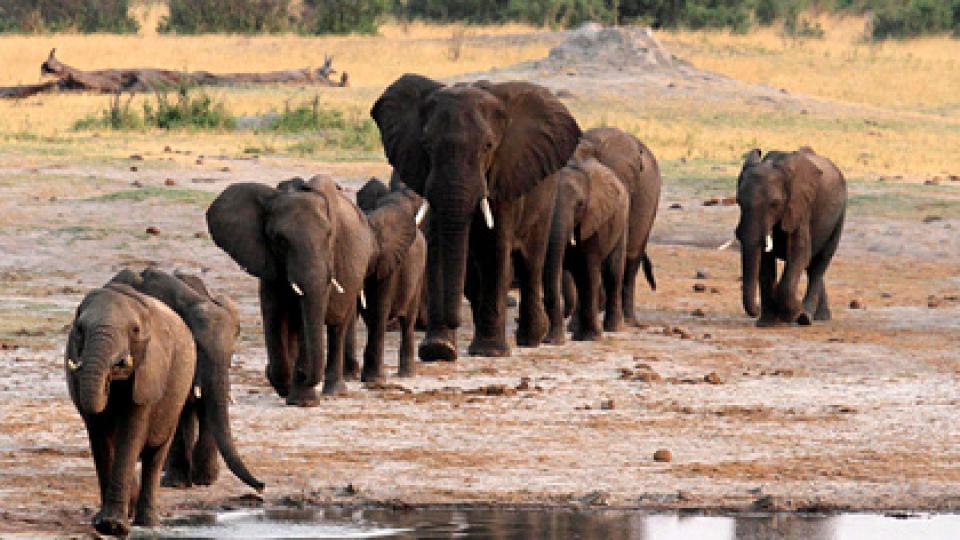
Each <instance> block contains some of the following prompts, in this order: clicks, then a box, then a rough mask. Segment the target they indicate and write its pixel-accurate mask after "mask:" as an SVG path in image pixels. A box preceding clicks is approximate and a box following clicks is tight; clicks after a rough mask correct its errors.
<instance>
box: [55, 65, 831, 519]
mask: <svg viewBox="0 0 960 540" xmlns="http://www.w3.org/2000/svg"><path fill="white" fill-rule="evenodd" d="M370 113H371V116H372V117H373V119H374V121H375V122H376V124H377V126H378V128H379V130H380V133H381V137H382V141H383V147H384V150H385V153H386V156H387V159H388V160H389V162H390V164H391V165H392V166H393V177H392V178H391V181H390V185H389V187H388V186H386V185H384V184H383V183H381V182H380V181H379V180H375V179H374V180H371V182H369V183H368V184H367V185H365V186H364V187H363V189H361V190H360V192H359V193H358V194H357V197H356V203H355V202H354V201H353V200H352V199H351V197H349V196H348V195H347V193H346V192H345V191H343V190H342V189H341V188H340V186H338V185H337V183H336V182H334V181H333V180H332V179H330V178H328V177H324V176H316V177H313V178H311V179H309V180H303V179H301V178H294V179H291V180H285V181H282V182H280V183H279V184H277V185H276V187H271V186H268V185H265V184H260V183H237V184H233V185H231V186H229V187H228V188H226V189H225V190H224V191H223V192H222V193H221V194H220V195H219V196H218V197H217V198H216V200H214V202H213V203H212V204H211V205H210V207H209V209H208V210H207V213H206V219H207V225H208V229H209V231H210V235H211V238H212V239H213V241H214V242H215V243H216V244H217V245H218V246H219V247H220V248H222V249H223V250H224V251H225V252H226V253H227V254H228V255H229V256H230V257H231V258H232V259H233V260H234V261H236V262H237V263H238V264H239V265H240V266H241V267H242V268H243V269H244V270H245V271H246V272H248V273H249V274H251V275H252V276H254V277H256V278H257V279H258V280H259V298H260V309H261V315H262V321H263V331H264V339H265V342H266V350H267V357H268V361H267V368H266V377H267V380H268V381H269V382H270V384H271V385H272V386H273V388H274V389H275V390H276V392H277V393H278V394H279V395H280V396H281V397H284V398H285V399H286V402H287V403H288V404H290V405H298V406H314V405H317V404H318V403H319V396H318V395H317V391H316V387H317V386H318V385H320V384H321V383H322V389H321V391H322V393H323V394H327V395H337V394H341V393H343V392H344V391H345V390H346V385H345V381H346V380H349V379H352V378H355V377H357V376H359V377H360V379H361V380H363V381H367V382H376V381H380V380H382V379H384V378H385V373H384V358H383V355H384V334H385V333H386V331H387V329H388V327H389V326H390V325H391V324H395V325H397V326H399V329H400V331H401V343H400V347H399V353H398V356H399V375H400V376H412V375H414V374H415V365H416V361H415V354H417V353H419V357H420V359H421V360H423V361H426V362H430V361H453V360H456V358H457V355H458V351H459V347H458V341H457V339H458V336H457V332H458V329H459V327H460V326H461V304H462V298H463V297H464V296H465V297H466V298H467V300H468V301H469V305H470V309H471V312H472V320H473V336H472V339H471V341H470V343H469V346H468V347H467V352H468V353H469V354H470V355H476V356H508V355H509V354H510V346H509V344H508V340H507V335H506V332H507V324H506V321H507V299H508V298H507V297H508V291H509V290H510V288H511V287H512V286H517V287H518V288H519V293H520V299H519V317H518V321H517V328H516V336H515V342H516V344H517V346H520V347H536V346H539V345H540V344H542V343H549V344H560V343H563V342H564V341H565V339H566V336H567V331H568V329H569V330H570V331H572V337H573V339H575V340H595V339H598V338H599V337H600V336H601V335H602V332H603V331H617V330H619V329H621V328H622V327H623V325H624V322H625V320H631V319H635V317H636V314H635V311H634V309H635V299H634V294H635V290H636V286H637V284H636V280H637V276H638V274H639V273H640V271H641V270H642V271H643V273H644V276H645V278H646V280H647V282H648V283H649V285H650V287H651V288H655V287H656V282H655V280H654V275H653V265H652V263H651V260H650V257H649V256H648V254H647V243H648V241H649V238H650V231H651V229H652V226H653V223H654V218H655V216H656V212H657V204H658V201H659V197H660V188H661V178H660V171H659V168H658V165H657V161H656V159H655V158H654V156H653V154H652V153H651V151H650V149H649V148H647V147H646V146H645V145H644V144H643V143H642V142H640V141H639V140H637V139H636V138H635V137H634V136H632V135H630V134H628V133H625V132H623V131H620V130H618V129H615V128H607V127H603V128H596V129H591V130H588V131H586V132H581V129H580V127H579V126H578V124H577V122H576V120H575V119H574V118H573V116H572V115H571V114H570V112H569V111H568V110H567V108H566V107H565V106H564V105H563V103H561V102H560V100H559V99H557V98H556V97H555V96H554V95H553V94H552V93H551V92H550V91H549V90H547V89H545V88H543V87H540V86H538V85H535V84H531V83H527V82H506V83H491V82H487V81H477V82H474V83H461V84H455V85H444V84H442V83H440V82H437V81H434V80H431V79H429V78H426V77H423V76H419V75H404V76H402V77H400V78H399V79H397V80H396V81H395V82H394V83H393V84H391V85H390V86H389V87H387V88H386V90H385V91H384V92H383V94H382V95H381V96H380V98H379V99H378V100H377V101H376V103H375V104H374V105H373V108H372V109H371V111H370ZM737 202H738V204H739V205H740V210H741V214H740V222H739V224H738V225H737V229H736V236H737V238H738V239H739V241H740V244H741V251H742V269H743V305H744V309H745V310H746V312H747V313H748V314H750V315H751V316H759V320H758V322H757V324H758V325H760V326H766V325H773V324H778V323H784V324H787V323H799V324H810V322H811V320H812V319H816V320H826V319H829V317H830V311H829V307H828V304H827V293H826V289H825V286H824V281H823V274H824V271H825V270H826V268H827V266H828V264H829V262H830V259H831V258H832V256H833V254H834V252H835V251H836V248H837V244H838V243H839V239H840V233H841V229H842V225H843V219H844V213H845V209H846V186H845V182H844V178H843V175H842V174H841V173H840V171H839V170H838V169H837V168H836V166H834V165H833V164H832V163H831V162H830V161H829V160H827V159H826V158H823V157H821V156H819V155H817V154H816V153H814V152H813V150H811V149H810V148H808V147H803V148H800V149H799V150H797V151H795V152H769V153H767V154H766V155H765V156H763V155H761V153H760V151H759V150H753V151H751V152H750V153H749V154H748V156H747V158H746V161H745V163H744V165H743V169H742V171H741V173H740V176H739V178H738V180H737ZM777 259H782V260H784V261H785V265H784V270H783V272H782V276H781V277H780V279H779V282H778V281H777ZM804 271H806V273H807V276H808V286H807V290H806V296H805V297H804V298H803V299H802V301H801V300H800V298H799V289H798V287H799V279H800V277H801V274H802V273H803V272H804ZM758 286H759V290H760V299H759V302H758V300H757V288H758ZM601 311H602V312H603V322H602V326H601V325H600V322H599V320H598V313H599V312H601ZM571 315H572V316H571ZM568 316H571V317H570V321H569V323H568V322H567V321H566V318H567V317H568ZM358 318H359V319H362V320H363V322H364V324H365V326H366V328H367V332H366V343H365V345H364V350H363V364H362V366H361V365H359V363H358V362H357V358H356V351H355V333H356V331H355V327H356V324H357V320H358ZM417 324H420V325H423V326H425V330H426V333H425V336H424V337H423V339H422V340H421V341H420V344H419V351H417V350H416V344H415V332H414V329H415V325H417ZM238 331H239V324H238V320H237V314H236V308H235V306H234V304H233V301H232V300H230V298H229V297H228V296H226V295H214V294H212V293H211V292H210V291H209V290H208V289H207V288H206V287H205V286H204V284H203V283H202V282H201V281H200V280H199V279H198V278H197V277H195V276H191V275H185V274H180V273H176V274H174V275H170V274H166V273H164V272H160V271H158V270H155V269H147V270H144V271H143V272H141V273H140V274H137V273H135V272H132V271H129V270H124V271H122V272H120V273H119V274H118V275H117V276H115V277H114V278H113V279H111V280H110V282H109V283H107V284H106V285H105V286H103V287H102V288H98V289H95V290H93V291H91V292H90V293H89V294H87V296H86V297H85V298H84V299H83V301H82V302H81V304H80V306H79V307H78V309H77V312H76V317H75V320H74V322H73V324H72V326H71V329H70V334H69V337H68V342H67V347H66V354H65V364H64V365H65V371H66V378H67V385H68V388H69V391H70V395H71V398H72V399H73V401H74V403H75V405H76V408H77V410H78V411H79V413H80V415H81V417H82V418H83V420H84V422H85V424H86V428H87V431H88V435H89V439H90V444H91V449H92V452H93V457H94V461H95V465H96V470H97V477H98V480H99V484H100V495H101V508H100V511H99V512H98V513H97V514H96V516H95V517H94V520H93V522H94V526H95V527H96V529H97V530H98V531H100V532H102V533H106V534H125V533H126V532H128V531H129V525H128V522H127V519H128V517H129V516H134V517H135V521H134V522H135V523H138V524H144V525H152V524H156V523H157V512H156V509H155V507H154V504H155V502H154V495H155V492H156V489H157V486H158V485H159V484H160V483H161V482H162V483H163V484H164V485H168V486H180V487H186V486H190V485H193V484H200V485H203V484H210V483H211V482H213V481H214V480H215V479H216V477H217V466H218V457H217V454H218V453H219V454H220V455H222V456H223V458H224V462H225V463H226V464H227V466H228V467H229V468H230V470H231V471H232V472H233V473H234V474H236V475H237V477H238V478H240V479H241V480H243V481H244V482H245V483H247V484H248V485H250V486H251V487H253V488H255V489H257V490H261V489H263V483H261V482H260V481H259V480H257V479H256V478H255V477H254V476H253V475H252V474H251V473H250V471H249V470H248V469H247V468H246V466H245V465H244V463H243V461H242V460H241V458H240V457H239V454H238V452H237V450H236V448H235V447H234V444H233V440H232V436H231V432H230V423H229V395H230V388H229V366H230V359H231V357H232V355H233V348H234V341H235V338H236V336H237V334H238ZM138 459H140V460H141V461H142V463H143V466H142V476H141V480H140V486H139V488H138V487H137V481H136V479H135V478H134V468H135V464H136V461H137V460H138ZM164 470H165V472H164ZM161 474H163V478H162V479H161Z"/></svg>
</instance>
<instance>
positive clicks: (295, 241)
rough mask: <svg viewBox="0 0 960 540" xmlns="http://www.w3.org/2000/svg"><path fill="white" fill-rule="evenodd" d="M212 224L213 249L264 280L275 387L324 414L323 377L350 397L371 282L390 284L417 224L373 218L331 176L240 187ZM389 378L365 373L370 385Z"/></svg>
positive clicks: (227, 194)
mask: <svg viewBox="0 0 960 540" xmlns="http://www.w3.org/2000/svg"><path fill="white" fill-rule="evenodd" d="M206 217H207V228H208V229H209V230H210V236H211V237H212V239H213V241H214V242H215V243H216V244H217V245H218V246H220V248H222V249H223V250H224V251H225V252H226V253H227V254H228V255H229V256H230V257H231V258H233V260H234V261H236V262H237V263H238V264H240V266H242V267H243V268H244V269H245V270H246V271H247V272H248V273H250V274H251V275H253V276H255V277H257V278H259V279H260V310H261V314H262V317H263V329H264V335H265V339H266V345H267V356H268V365H267V379H268V380H269V381H270V383H271V385H273V387H274V389H276V391H277V393H278V394H279V395H280V396H281V397H285V398H286V402H287V404H289V405H299V406H305V407H309V406H316V405H317V404H318V402H319V397H318V396H317V393H316V388H315V387H316V386H317V384H319V382H320V380H321V374H322V380H323V390H322V391H323V393H324V394H325V395H338V394H343V393H345V392H346V383H345V382H344V379H345V377H354V376H356V375H357V373H358V371H359V367H358V366H357V364H356V361H355V359H354V354H353V351H354V346H353V328H354V325H355V323H356V317H357V309H358V305H357V304H358V299H360V296H361V291H362V290H363V289H364V286H365V283H367V282H368V278H370V277H371V276H375V279H377V280H387V279H389V277H390V275H391V273H392V272H393V271H394V270H395V269H396V268H397V267H398V265H399V263H400V261H401V260H402V258H403V254H405V253H406V251H407V250H408V249H409V247H410V244H412V243H413V241H414V238H416V224H415V223H414V221H413V220H412V219H411V220H409V222H407V221H404V220H399V221H396V222H391V221H390V219H388V218H389V217H390V214H389V213H384V214H381V215H380V217H378V218H376V219H374V218H372V217H371V218H370V219H368V218H367V216H365V215H364V214H363V212H361V211H360V209H359V208H357V206H356V205H355V204H354V203H353V202H352V201H351V200H350V199H349V198H348V197H347V196H346V195H345V194H344V193H343V192H342V191H341V190H340V188H339V186H337V185H336V183H335V182H334V181H333V180H332V179H330V178H327V177H323V176H315V177H313V178H312V179H310V180H309V181H304V180H303V179H300V178H294V179H291V180H287V181H284V182H280V183H279V184H278V185H277V187H276V188H273V187H270V186H267V185H264V184H258V183H237V184H233V185H231V186H229V187H227V188H226V189H225V190H224V191H223V192H222V193H221V194H220V195H219V196H217V198H216V199H215V200H214V201H213V203H212V204H211V205H210V207H209V208H208V209H207V215H206ZM378 306H379V307H378V309H382V308H383V306H381V305H379V304H378ZM324 325H326V334H327V335H326V338H327V341H328V342H329V343H328V344H327V346H326V347H325V346H324V345H325V342H324V335H323V327H324ZM325 349H326V353H327V359H326V364H324V360H323V357H322V356H321V355H322V354H323V352H324V350H325ZM345 358H346V359H347V360H348V363H347V365H346V366H345V365H344V359H345ZM381 372H382V366H376V365H364V373H363V374H362V377H361V379H362V380H364V381H370V380H372V379H375V378H378V377H380V376H381Z"/></svg>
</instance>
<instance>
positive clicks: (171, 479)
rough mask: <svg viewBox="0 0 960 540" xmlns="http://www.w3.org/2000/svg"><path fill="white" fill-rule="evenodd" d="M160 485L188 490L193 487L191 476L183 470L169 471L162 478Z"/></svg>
mask: <svg viewBox="0 0 960 540" xmlns="http://www.w3.org/2000/svg"><path fill="white" fill-rule="evenodd" d="M160 485H161V486H163V487H169V488H181V489H183V488H188V487H190V486H191V485H192V483H191V481H190V475H189V474H188V473H187V472H186V471H184V470H181V469H167V471H166V472H165V473H163V477H162V478H160Z"/></svg>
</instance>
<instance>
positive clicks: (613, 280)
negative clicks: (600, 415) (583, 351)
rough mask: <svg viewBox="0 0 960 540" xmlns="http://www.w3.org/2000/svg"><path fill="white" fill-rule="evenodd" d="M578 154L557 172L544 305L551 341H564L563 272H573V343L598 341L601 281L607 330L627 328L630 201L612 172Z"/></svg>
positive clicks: (546, 266)
mask: <svg viewBox="0 0 960 540" xmlns="http://www.w3.org/2000/svg"><path fill="white" fill-rule="evenodd" d="M576 156H577V154H576V153H575V154H574V158H572V159H571V160H570V162H569V163H568V164H567V165H566V166H565V167H564V168H563V169H560V171H558V172H556V173H555V174H556V176H557V199H556V204H555V207H554V211H553V223H552V224H551V228H550V243H549V246H548V250H547V262H546V265H545V268H544V273H545V277H544V293H545V294H544V303H545V304H546V308H547V314H548V315H549V317H550V332H549V333H548V334H547V337H546V340H545V341H546V342H547V343H555V344H559V343H563V342H564V331H563V316H564V306H563V303H564V302H563V295H562V292H563V290H562V287H563V273H564V269H566V270H569V272H570V273H571V274H572V276H573V281H574V283H575V284H576V290H577V295H576V296H577V298H578V300H577V311H576V313H575V314H574V316H575V317H576V321H575V324H573V325H572V326H573V328H574V335H573V339H575V340H578V341H581V340H594V339H598V338H599V337H600V335H601V330H600V326H599V325H598V324H597V311H598V309H599V302H600V286H601V283H602V285H603V287H604V292H605V296H606V305H605V307H604V309H605V315H604V321H603V322H604V328H605V329H606V330H608V331H616V330H618V329H619V328H620V327H621V326H622V324H623V307H622V304H621V298H622V295H621V293H622V287H623V274H624V264H625V258H626V241H627V223H628V216H629V212H630V197H629V194H628V192H627V189H626V188H625V187H624V185H623V183H622V182H621V181H620V180H619V179H618V178H617V175H616V174H615V173H614V172H613V171H612V170H611V169H610V168H608V167H607V166H606V165H604V164H603V163H601V162H600V161H598V160H597V159H595V158H594V157H592V156H587V157H585V158H584V159H582V160H581V159H578V158H577V157H576ZM568 301H570V300H568ZM567 307H568V308H569V307H570V306H567Z"/></svg>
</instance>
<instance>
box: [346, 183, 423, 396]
mask: <svg viewBox="0 0 960 540" xmlns="http://www.w3.org/2000/svg"><path fill="white" fill-rule="evenodd" d="M422 205H423V200H422V199H421V198H420V197H419V196H418V195H417V194H416V193H414V192H413V191H411V190H410V189H408V188H402V189H399V190H397V191H390V189H388V188H387V186H386V185H384V183H383V182H381V181H380V180H378V179H376V178H373V179H371V180H370V181H368V182H367V183H366V184H364V186H363V187H362V188H360V191H358V192H357V206H359V207H360V209H361V210H363V212H364V213H365V214H367V216H368V217H369V218H370V219H371V220H377V219H385V221H386V222H388V223H389V222H390V221H393V222H396V221H401V220H403V221H414V222H415V220H416V216H417V215H418V214H419V213H420V209H421V207H422ZM385 213H386V214H385ZM379 214H385V215H384V216H383V217H382V218H381V217H380V216H379ZM390 214H392V216H391V215H390ZM426 264H427V242H426V240H425V239H424V236H423V233H422V232H420V230H419V229H417V230H416V238H415V239H414V241H413V243H412V244H410V248H409V249H407V251H406V253H404V254H403V259H402V261H401V262H400V263H399V266H398V268H397V271H396V272H393V273H392V274H391V275H390V276H389V277H388V278H387V279H386V280H381V279H376V278H368V280H367V281H368V283H367V284H365V285H364V291H365V292H366V298H367V302H366V303H367V306H366V307H364V306H361V309H360V313H361V315H362V316H363V319H364V323H366V325H367V348H366V350H365V351H364V364H366V363H367V361H368V360H367V359H368V357H369V358H370V360H369V361H370V363H371V365H378V364H379V365H382V363H383V332H384V330H385V329H386V325H387V322H388V321H390V320H395V321H397V322H398V323H399V325H400V332H401V343H400V349H399V351H398V352H399V360H398V363H399V375H400V376H401V377H412V376H413V375H414V374H415V369H416V368H415V363H414V362H415V357H416V350H415V348H414V343H415V339H416V334H415V328H414V327H415V326H416V323H417V317H418V316H419V314H420V301H421V296H422V291H423V274H424V268H425V267H426ZM380 296H383V297H384V298H383V300H384V302H385V303H386V309H376V299H377V298H379V297H380ZM380 315H383V316H385V317H386V318H384V319H383V320H380V319H377V317H378V316H380Z"/></svg>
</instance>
